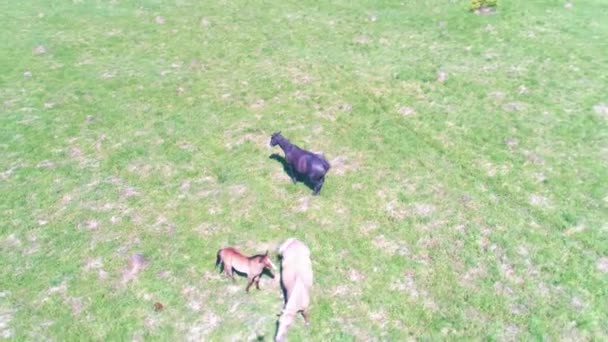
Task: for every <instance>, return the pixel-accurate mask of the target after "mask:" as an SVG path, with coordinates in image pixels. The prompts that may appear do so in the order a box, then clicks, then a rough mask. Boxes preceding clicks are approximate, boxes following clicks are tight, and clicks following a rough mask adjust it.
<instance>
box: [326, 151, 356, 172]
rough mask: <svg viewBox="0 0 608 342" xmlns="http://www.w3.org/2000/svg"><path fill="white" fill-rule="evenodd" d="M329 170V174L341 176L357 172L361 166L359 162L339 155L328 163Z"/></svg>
mask: <svg viewBox="0 0 608 342" xmlns="http://www.w3.org/2000/svg"><path fill="white" fill-rule="evenodd" d="M329 164H330V165H331V169H330V171H329V172H331V173H333V174H336V175H338V176H343V175H345V174H347V173H349V172H352V171H355V170H357V169H358V168H359V167H360V166H361V161H360V160H359V159H355V158H353V157H347V156H345V155H339V156H337V157H335V158H334V159H332V160H331V161H329Z"/></svg>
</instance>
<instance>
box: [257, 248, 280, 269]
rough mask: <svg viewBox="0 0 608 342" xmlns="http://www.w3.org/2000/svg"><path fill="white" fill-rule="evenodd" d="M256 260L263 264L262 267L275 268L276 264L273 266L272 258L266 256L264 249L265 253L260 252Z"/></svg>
mask: <svg viewBox="0 0 608 342" xmlns="http://www.w3.org/2000/svg"><path fill="white" fill-rule="evenodd" d="M258 261H259V262H260V263H262V264H263V265H264V267H267V268H269V269H273V270H276V269H277V268H276V266H274V264H273V263H272V260H270V258H269V257H268V251H266V254H262V255H260V256H259V257H258Z"/></svg>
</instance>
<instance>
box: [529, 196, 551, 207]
mask: <svg viewBox="0 0 608 342" xmlns="http://www.w3.org/2000/svg"><path fill="white" fill-rule="evenodd" d="M528 202H530V204H532V205H533V206H535V207H549V206H550V202H549V199H548V198H547V197H545V196H542V195H539V194H532V195H530V196H529V197H528Z"/></svg>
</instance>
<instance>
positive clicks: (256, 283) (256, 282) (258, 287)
mask: <svg viewBox="0 0 608 342" xmlns="http://www.w3.org/2000/svg"><path fill="white" fill-rule="evenodd" d="M260 278H262V275H261V274H260V275H258V280H256V281H255V288H256V289H258V290H259V289H260Z"/></svg>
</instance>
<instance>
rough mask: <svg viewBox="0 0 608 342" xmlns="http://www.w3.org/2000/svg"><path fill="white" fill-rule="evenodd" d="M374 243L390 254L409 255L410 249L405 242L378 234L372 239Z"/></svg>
mask: <svg viewBox="0 0 608 342" xmlns="http://www.w3.org/2000/svg"><path fill="white" fill-rule="evenodd" d="M372 243H373V245H374V246H375V247H376V248H378V249H380V250H381V251H382V252H383V253H386V254H389V255H409V254H410V251H409V249H408V248H407V245H406V243H405V242H402V241H395V240H389V239H387V238H386V237H385V236H384V235H378V236H376V237H375V238H374V240H373V241H372Z"/></svg>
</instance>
